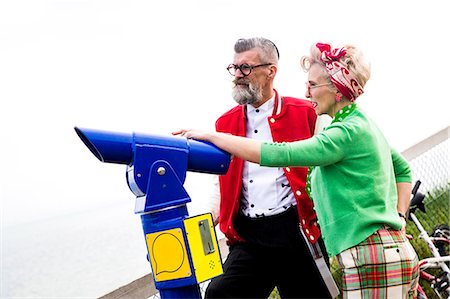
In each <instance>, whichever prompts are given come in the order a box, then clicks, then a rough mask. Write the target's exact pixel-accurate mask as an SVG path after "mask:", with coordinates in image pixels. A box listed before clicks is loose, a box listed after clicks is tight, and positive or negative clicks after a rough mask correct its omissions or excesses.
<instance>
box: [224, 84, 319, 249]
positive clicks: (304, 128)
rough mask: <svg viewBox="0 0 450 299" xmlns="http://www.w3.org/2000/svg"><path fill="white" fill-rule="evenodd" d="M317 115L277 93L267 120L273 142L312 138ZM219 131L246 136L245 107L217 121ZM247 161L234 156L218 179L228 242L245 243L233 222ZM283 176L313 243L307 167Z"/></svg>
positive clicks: (314, 231)
mask: <svg viewBox="0 0 450 299" xmlns="http://www.w3.org/2000/svg"><path fill="white" fill-rule="evenodd" d="M316 119H317V115H316V112H315V111H314V108H313V107H312V105H311V103H310V102H309V101H306V100H300V99H296V98H291V97H279V96H278V93H277V92H276V91H275V105H274V109H273V114H272V115H271V116H270V117H268V119H267V121H268V122H269V125H270V130H271V132H272V137H273V141H275V142H283V141H286V142H290V141H296V140H302V139H307V138H310V137H311V136H313V134H314V129H315V125H316ZM216 130H217V131H218V132H225V133H230V134H233V135H237V136H245V135H246V113H245V106H243V105H239V106H236V107H234V108H233V109H231V110H229V111H228V112H226V113H225V114H223V115H222V116H221V117H220V118H219V119H218V120H217V121H216ZM243 167H244V161H243V160H242V159H239V158H237V157H233V158H232V160H231V163H230V166H229V169H228V172H227V173H226V174H225V175H221V176H219V183H220V196H221V199H220V219H219V221H220V230H221V231H222V232H223V233H224V234H225V236H226V237H227V238H228V243H229V244H233V243H235V242H237V241H244V240H243V239H242V238H241V237H240V236H239V235H238V234H237V232H236V230H235V228H234V225H233V220H234V219H235V218H236V216H237V214H238V212H239V204H240V199H241V190H242V171H243ZM284 173H285V174H286V177H287V179H288V181H289V184H290V186H291V189H292V192H293V193H294V196H295V199H296V201H297V210H298V214H299V218H300V223H301V227H302V229H303V232H304V233H305V235H306V237H307V238H308V240H309V241H310V242H311V243H315V242H316V241H317V239H318V238H319V237H320V230H319V227H318V224H317V217H316V213H315V211H314V210H313V202H312V200H311V199H310V198H309V196H308V194H307V193H306V190H305V185H306V183H305V182H306V175H307V173H308V168H307V167H286V168H284Z"/></svg>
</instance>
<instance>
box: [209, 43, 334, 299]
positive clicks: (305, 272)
mask: <svg viewBox="0 0 450 299" xmlns="http://www.w3.org/2000/svg"><path fill="white" fill-rule="evenodd" d="M234 50H235V55H234V61H233V64H230V65H229V66H228V68H227V69H228V71H229V72H230V74H231V75H232V76H234V81H233V83H234V87H233V98H234V99H235V101H236V102H237V103H238V104H239V105H238V106H236V107H234V108H233V109H231V110H229V111H228V112H226V113H225V114H223V115H222V116H221V117H220V118H219V119H218V120H217V122H216V130H217V131H219V132H226V133H230V134H233V135H238V136H247V137H250V138H253V139H258V140H267V141H276V142H283V141H294V140H301V139H306V138H310V137H311V136H312V135H313V134H314V129H315V126H316V118H317V116H316V113H315V111H314V109H313V107H312V105H311V103H310V102H309V101H306V100H300V99H296V98H291V97H282V96H281V95H279V94H278V92H277V91H276V90H274V88H273V81H274V78H275V75H276V73H277V65H278V59H279V53H278V49H277V48H276V46H275V44H274V43H272V42H271V41H270V40H268V39H265V38H250V39H239V40H238V41H237V42H236V44H235V46H234ZM306 175H307V169H306V168H300V167H293V168H288V167H287V168H267V167H261V166H259V165H257V164H254V163H249V162H244V161H243V160H241V159H238V158H233V159H232V161H231V163H230V167H229V170H228V172H227V174H225V175H222V176H220V177H219V185H220V209H219V213H220V214H219V217H218V221H219V224H220V229H221V231H222V232H223V233H224V234H225V236H226V237H227V240H228V244H229V246H230V251H229V254H228V257H227V259H226V261H225V263H224V273H223V275H221V276H218V277H216V278H214V279H213V280H212V281H211V282H210V284H209V286H208V288H207V290H206V297H207V298H267V297H268V296H269V295H270V293H271V291H272V290H273V288H274V287H277V289H278V291H279V293H280V296H281V297H282V298H330V297H331V296H330V293H329V291H328V288H327V284H326V283H325V282H324V279H323V278H322V275H321V273H320V271H319V269H318V266H317V265H319V268H321V271H322V272H326V274H328V279H330V274H329V271H328V268H327V265H326V264H325V263H324V262H323V261H324V260H325V261H326V263H328V257H327V256H324V257H323V258H320V257H321V256H322V255H326V253H325V252H326V251H325V250H324V249H323V248H322V250H321V248H320V247H321V246H322V244H323V243H322V240H321V239H320V230H319V226H318V224H317V219H316V214H315V212H314V210H313V204H312V201H311V200H310V199H309V197H308V195H307V192H306V191H305V181H306ZM319 244H320V246H319ZM311 252H313V253H314V257H313V254H312V253H311ZM321 262H322V264H320V263H321ZM320 266H321V267H320ZM325 276H326V275H325ZM325 281H327V279H325ZM328 282H329V281H328ZM331 283H332V284H334V281H332V282H331Z"/></svg>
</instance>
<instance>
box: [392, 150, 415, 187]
mask: <svg viewBox="0 0 450 299" xmlns="http://www.w3.org/2000/svg"><path fill="white" fill-rule="evenodd" d="M391 156H392V164H393V165H394V173H395V181H396V182H397V183H411V181H412V176H411V168H410V167H409V164H408V162H407V161H406V159H405V158H404V157H403V156H402V155H401V154H400V153H399V152H397V151H396V150H395V149H393V148H391Z"/></svg>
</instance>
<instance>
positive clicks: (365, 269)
mask: <svg viewBox="0 0 450 299" xmlns="http://www.w3.org/2000/svg"><path fill="white" fill-rule="evenodd" d="M336 258H337V261H338V263H339V267H340V270H342V298H343V299H356V298H367V299H369V298H370V299H373V298H377V299H387V298H392V299H401V298H416V293H417V286H418V283H419V265H418V258H417V254H416V252H415V251H414V248H413V247H412V246H411V244H410V243H409V241H408V240H407V239H406V237H405V235H404V233H403V232H402V231H398V230H394V229H391V228H389V227H383V228H381V229H379V230H377V231H376V232H375V233H374V234H373V235H371V236H370V237H368V238H367V239H366V240H364V241H363V242H361V243H359V244H358V245H356V246H354V247H351V248H349V249H347V250H344V251H343V252H341V253H340V254H338V255H337V256H336Z"/></svg>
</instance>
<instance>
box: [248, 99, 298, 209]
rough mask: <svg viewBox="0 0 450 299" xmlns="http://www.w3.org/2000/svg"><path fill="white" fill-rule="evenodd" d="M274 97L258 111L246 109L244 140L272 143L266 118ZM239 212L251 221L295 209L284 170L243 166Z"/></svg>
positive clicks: (269, 112)
mask: <svg viewBox="0 0 450 299" xmlns="http://www.w3.org/2000/svg"><path fill="white" fill-rule="evenodd" d="M274 101H275V96H274V97H272V98H271V99H270V100H268V101H267V102H266V103H264V104H263V105H261V106H260V107H258V108H255V107H253V106H252V105H247V107H246V108H247V132H246V136H247V137H249V138H252V139H256V140H262V141H273V139H272V133H271V131H270V126H269V122H268V117H270V116H271V115H272V113H273V107H274ZM242 183H243V185H242V188H243V190H242V196H243V198H242V199H241V210H242V212H243V213H244V215H247V216H249V217H252V218H257V217H261V216H270V215H276V214H279V213H281V212H284V211H286V209H288V208H289V207H291V206H292V205H296V204H297V203H296V201H295V197H294V194H293V193H292V191H291V188H290V185H289V182H288V180H287V178H286V176H285V174H284V171H283V168H274V167H264V166H259V164H255V163H251V162H248V161H245V162H244V170H243V173H242Z"/></svg>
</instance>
